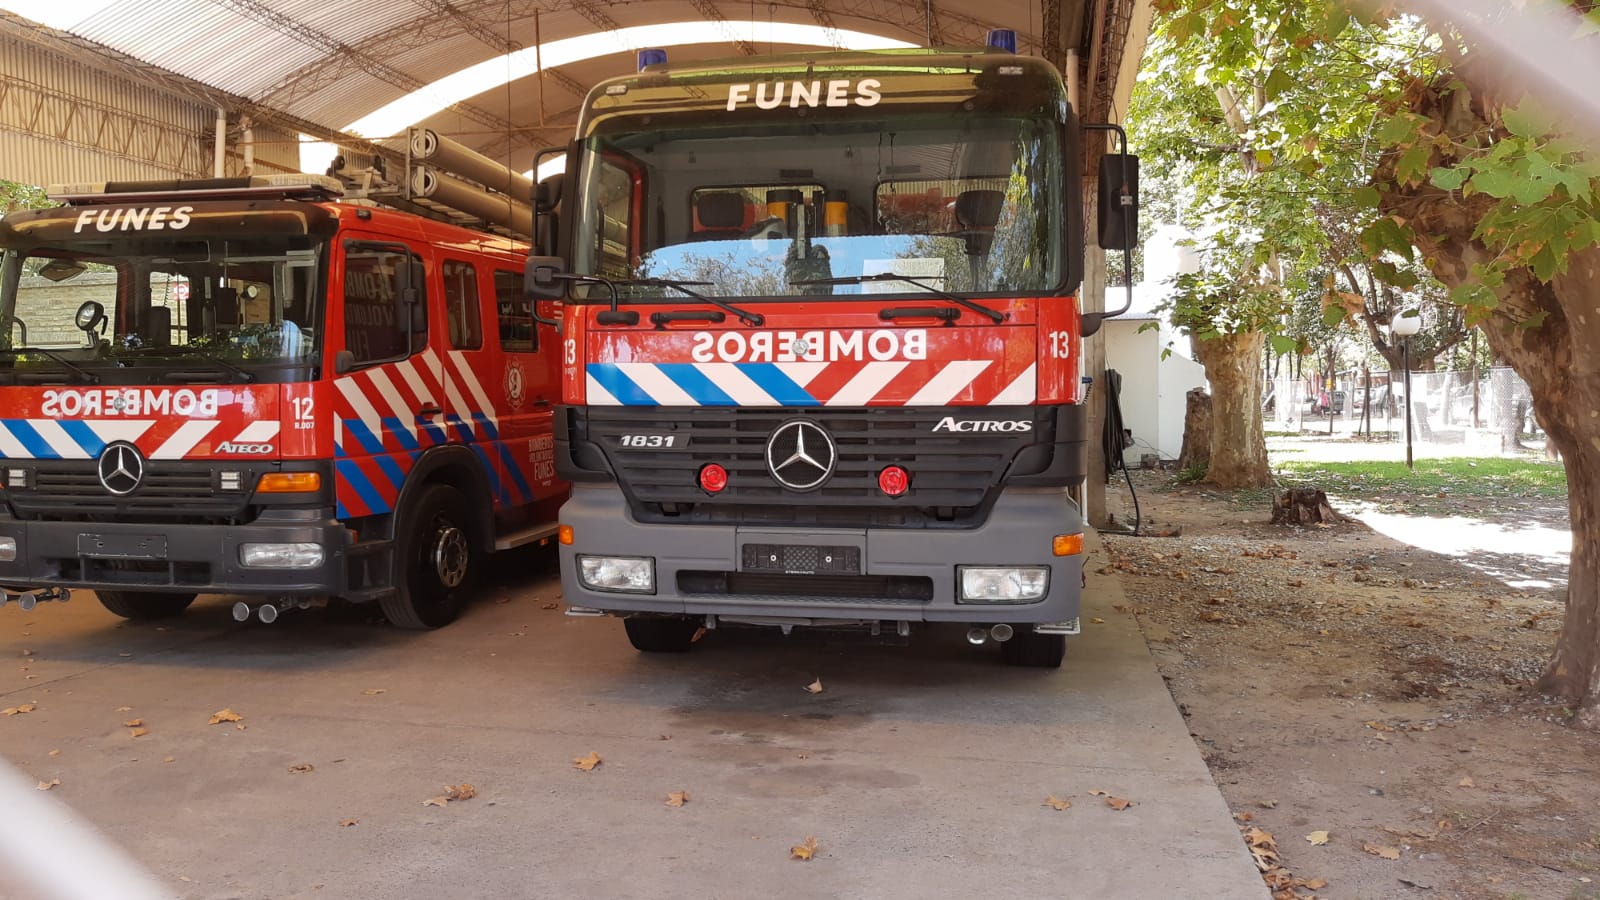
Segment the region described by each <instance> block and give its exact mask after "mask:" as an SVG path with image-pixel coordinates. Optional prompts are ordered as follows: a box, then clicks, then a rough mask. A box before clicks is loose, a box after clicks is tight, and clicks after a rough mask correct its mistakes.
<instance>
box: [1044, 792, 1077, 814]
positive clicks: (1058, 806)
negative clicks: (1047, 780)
mask: <svg viewBox="0 0 1600 900" xmlns="http://www.w3.org/2000/svg"><path fill="white" fill-rule="evenodd" d="M1044 805H1045V806H1048V807H1050V808H1051V809H1053V810H1056V811H1057V812H1060V811H1061V810H1063V809H1071V808H1072V801H1071V800H1063V799H1061V798H1060V797H1057V796H1056V795H1055V794H1051V795H1050V796H1048V797H1046V798H1044Z"/></svg>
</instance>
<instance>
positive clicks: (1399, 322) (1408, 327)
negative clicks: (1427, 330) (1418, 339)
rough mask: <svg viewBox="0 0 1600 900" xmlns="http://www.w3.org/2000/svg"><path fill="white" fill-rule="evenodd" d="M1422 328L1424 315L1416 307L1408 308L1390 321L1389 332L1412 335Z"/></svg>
mask: <svg viewBox="0 0 1600 900" xmlns="http://www.w3.org/2000/svg"><path fill="white" fill-rule="evenodd" d="M1421 330H1422V316H1421V315H1420V314H1418V313H1417V311H1416V310H1414V309H1408V310H1406V311H1405V312H1403V313H1400V314H1399V315H1397V316H1395V317H1394V320H1393V321H1391V322H1390V323H1389V333H1390V334H1392V335H1394V336H1395V337H1403V338H1407V337H1411V336H1412V335H1413V334H1416V333H1417V332H1418V331H1421Z"/></svg>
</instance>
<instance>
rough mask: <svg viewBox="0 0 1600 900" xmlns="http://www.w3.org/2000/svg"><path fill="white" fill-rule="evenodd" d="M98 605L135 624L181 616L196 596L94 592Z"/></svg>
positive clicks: (160, 593)
mask: <svg viewBox="0 0 1600 900" xmlns="http://www.w3.org/2000/svg"><path fill="white" fill-rule="evenodd" d="M94 595H95V596H96V597H98V598H100V605H101V606H104V607H105V608H106V609H108V610H110V611H111V612H113V613H115V614H116V615H119V616H121V617H123V618H124V619H132V620H133V621H135V622H144V621H148V620H150V619H170V618H172V617H173V616H177V615H181V614H182V613H183V611H184V610H186V609H188V608H189V604H191V603H193V602H194V598H195V597H196V596H198V595H196V594H183V593H178V592H157V593H147V592H145V591H95V592H94Z"/></svg>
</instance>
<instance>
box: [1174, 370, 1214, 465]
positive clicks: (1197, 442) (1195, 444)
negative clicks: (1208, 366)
mask: <svg viewBox="0 0 1600 900" xmlns="http://www.w3.org/2000/svg"><path fill="white" fill-rule="evenodd" d="M1184 402H1185V408H1184V413H1183V449H1182V450H1181V451H1179V453H1178V471H1180V472H1182V471H1186V470H1188V469H1192V468H1195V467H1196V466H1198V467H1199V468H1202V469H1204V468H1205V467H1206V465H1207V464H1208V463H1210V462H1211V395H1210V394H1208V393H1206V389H1205V388H1191V389H1190V390H1189V392H1188V393H1187V394H1185V395H1184Z"/></svg>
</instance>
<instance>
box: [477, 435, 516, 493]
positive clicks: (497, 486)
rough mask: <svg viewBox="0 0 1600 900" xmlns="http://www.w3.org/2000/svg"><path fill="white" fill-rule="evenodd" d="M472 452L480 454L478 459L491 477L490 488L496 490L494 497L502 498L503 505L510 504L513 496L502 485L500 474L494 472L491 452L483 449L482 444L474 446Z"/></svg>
mask: <svg viewBox="0 0 1600 900" xmlns="http://www.w3.org/2000/svg"><path fill="white" fill-rule="evenodd" d="M472 452H474V453H476V454H478V459H479V460H480V461H481V462H482V463H483V471H484V472H486V473H487V474H488V476H489V486H490V487H492V488H493V489H494V495H495V496H496V497H499V498H500V502H501V503H510V502H511V495H510V494H508V493H506V487H505V485H503V484H501V483H500V473H498V472H496V471H495V470H494V462H493V461H492V460H490V459H489V452H488V451H487V450H485V449H483V445H482V444H473V445H472Z"/></svg>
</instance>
